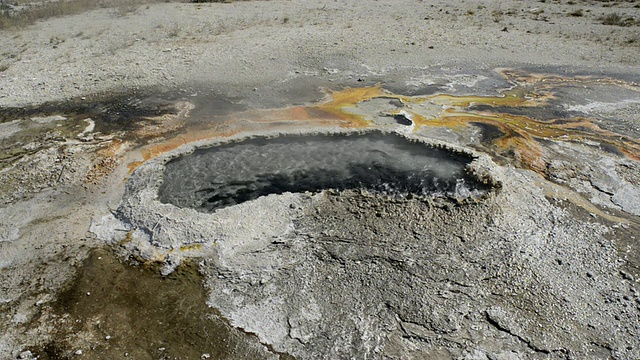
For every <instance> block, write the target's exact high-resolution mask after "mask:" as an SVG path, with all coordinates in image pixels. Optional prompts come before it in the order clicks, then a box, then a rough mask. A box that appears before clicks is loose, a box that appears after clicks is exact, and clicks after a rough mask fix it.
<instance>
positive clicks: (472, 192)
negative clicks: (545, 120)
mask: <svg viewBox="0 0 640 360" xmlns="http://www.w3.org/2000/svg"><path fill="white" fill-rule="evenodd" d="M472 160H473V158H472V157H471V156H469V155H466V154H460V153H455V152H451V151H448V150H443V149H438V148H433V147H430V146H428V145H426V144H423V143H420V142H415V141H411V140H409V139H407V138H404V137H402V136H399V135H388V134H381V133H371V134H365V135H324V136H282V137H276V138H256V139H249V140H245V141H242V142H237V143H230V144H225V145H220V146H216V147H212V148H206V149H199V150H196V151H195V152H193V153H191V154H188V155H184V156H182V157H179V158H177V159H174V160H172V161H170V162H168V163H167V164H166V168H165V173H164V182H163V183H162V185H161V186H160V189H159V194H158V195H159V199H160V201H161V202H163V203H170V204H174V205H176V206H178V207H190V208H194V209H196V210H198V211H201V212H213V211H215V210H216V209H220V208H223V207H226V206H231V205H235V204H239V203H242V202H245V201H249V200H253V199H256V198H258V197H260V196H264V195H268V194H282V193H284V192H305V191H311V192H315V191H320V190H323V189H336V190H346V189H366V190H368V191H371V192H374V193H381V194H388V195H393V196H399V197H405V196H408V195H409V194H414V195H430V196H435V197H456V198H469V197H477V196H480V195H482V194H483V193H485V192H486V191H487V189H488V187H487V186H485V185H483V184H481V183H479V182H478V181H476V180H475V179H473V178H472V177H471V176H469V175H468V174H467V173H466V172H465V166H466V165H467V164H468V163H470V162H471V161H472Z"/></svg>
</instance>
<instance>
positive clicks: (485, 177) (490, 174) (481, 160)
mask: <svg viewBox="0 0 640 360" xmlns="http://www.w3.org/2000/svg"><path fill="white" fill-rule="evenodd" d="M372 133H380V134H383V135H398V136H402V137H404V138H406V139H408V140H410V141H414V142H420V143H422V144H424V145H425V146H427V147H431V148H436V149H441V150H446V151H449V152H451V153H452V154H462V155H469V156H471V157H472V158H473V160H472V162H471V163H469V164H467V169H466V170H467V172H468V173H469V175H471V176H473V177H474V178H475V180H477V181H479V182H480V183H483V184H485V185H489V186H491V187H493V188H500V187H501V186H502V180H501V177H500V176H499V171H498V167H497V165H496V164H495V163H493V160H491V158H490V157H489V156H488V155H486V154H483V153H480V152H478V151H475V150H474V149H471V148H467V147H464V146H459V145H455V144H451V143H448V142H445V141H442V140H438V139H431V138H427V137H424V136H419V135H415V134H413V133H406V132H402V131H393V130H385V129H371V128H366V129H353V128H334V129H326V130H322V131H319V130H309V131H291V132H282V131H266V132H251V133H243V134H238V135H234V136H230V137H224V138H212V139H207V140H201V141H195V142H192V143H188V144H185V145H182V146H180V147H179V148H177V149H175V150H171V151H168V152H166V153H164V154H162V155H160V156H158V157H157V158H154V159H152V160H149V161H147V163H150V162H159V163H161V164H162V165H165V164H166V163H168V162H169V161H171V160H173V159H176V158H179V157H182V156H185V155H188V154H191V153H193V152H194V151H196V150H200V149H208V148H213V147H216V146H221V145H227V144H232V143H239V142H242V141H245V140H251V139H256V138H266V139H270V138H276V137H281V136H282V137H284V136H317V135H366V134H372ZM142 166H144V165H142ZM163 175H164V174H163ZM158 187H159V184H158Z"/></svg>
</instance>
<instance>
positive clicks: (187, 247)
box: [180, 244, 202, 252]
mask: <svg viewBox="0 0 640 360" xmlns="http://www.w3.org/2000/svg"><path fill="white" fill-rule="evenodd" d="M201 249H202V244H191V245H183V246H180V252H187V251H199V250H201Z"/></svg>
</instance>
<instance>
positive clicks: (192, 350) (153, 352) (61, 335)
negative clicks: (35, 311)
mask: <svg viewBox="0 0 640 360" xmlns="http://www.w3.org/2000/svg"><path fill="white" fill-rule="evenodd" d="M154 270H157V269H151V268H144V267H139V266H132V265H127V264H124V263H122V262H121V261H119V260H118V259H117V258H116V257H115V256H114V255H113V252H112V251H111V250H106V249H105V250H96V251H94V252H93V253H92V254H91V255H90V256H89V258H88V259H87V260H86V261H85V263H84V265H83V266H82V267H81V268H80V269H79V274H78V277H77V279H76V280H75V281H74V282H73V283H72V285H71V287H70V288H69V289H68V290H66V291H65V292H63V293H62V294H61V295H60V297H59V299H58V300H57V301H56V302H55V303H54V304H53V312H54V313H55V315H53V319H54V320H53V321H54V322H55V323H56V327H55V332H56V333H55V335H54V336H53V340H52V341H51V342H50V343H48V344H46V345H44V346H43V347H41V348H36V349H31V351H32V352H33V353H34V354H35V355H37V356H39V359H51V360H53V359H70V358H76V357H78V356H79V355H82V358H89V359H120V358H123V357H127V358H130V359H237V358H244V359H264V358H267V357H268V356H273V354H270V353H268V352H267V351H266V348H265V347H264V346H262V345H261V344H260V343H259V342H258V339H257V338H256V337H255V336H253V335H249V334H245V333H243V332H241V331H240V330H238V329H236V328H233V327H230V326H229V325H228V323H227V321H226V320H224V319H222V318H221V317H220V316H219V314H218V313H216V312H215V311H214V310H212V309H210V308H208V307H207V306H206V304H205V300H206V294H205V291H204V289H203V287H202V277H201V276H200V275H199V274H198V272H197V266H195V265H191V264H185V265H182V266H181V267H179V268H178V269H176V271H175V272H173V273H172V274H171V275H169V276H167V277H161V276H160V275H159V274H158V272H157V271H154ZM281 358H283V359H284V358H286V357H281Z"/></svg>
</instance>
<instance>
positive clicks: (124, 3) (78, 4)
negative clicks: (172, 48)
mask: <svg viewBox="0 0 640 360" xmlns="http://www.w3.org/2000/svg"><path fill="white" fill-rule="evenodd" d="M158 2H169V0H101V1H95V0H67V1H57V2H45V3H41V4H38V5H34V3H24V2H20V1H15V2H12V3H11V5H10V3H9V2H0V29H9V28H17V27H23V26H28V25H31V24H33V23H35V22H36V21H39V20H46V19H49V18H52V17H58V16H65V15H75V14H80V13H83V12H85V11H89V10H94V9H99V8H114V9H116V10H117V12H118V14H120V15H125V14H127V13H130V12H133V11H135V10H136V9H137V8H138V7H139V6H140V5H144V4H150V3H158Z"/></svg>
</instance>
